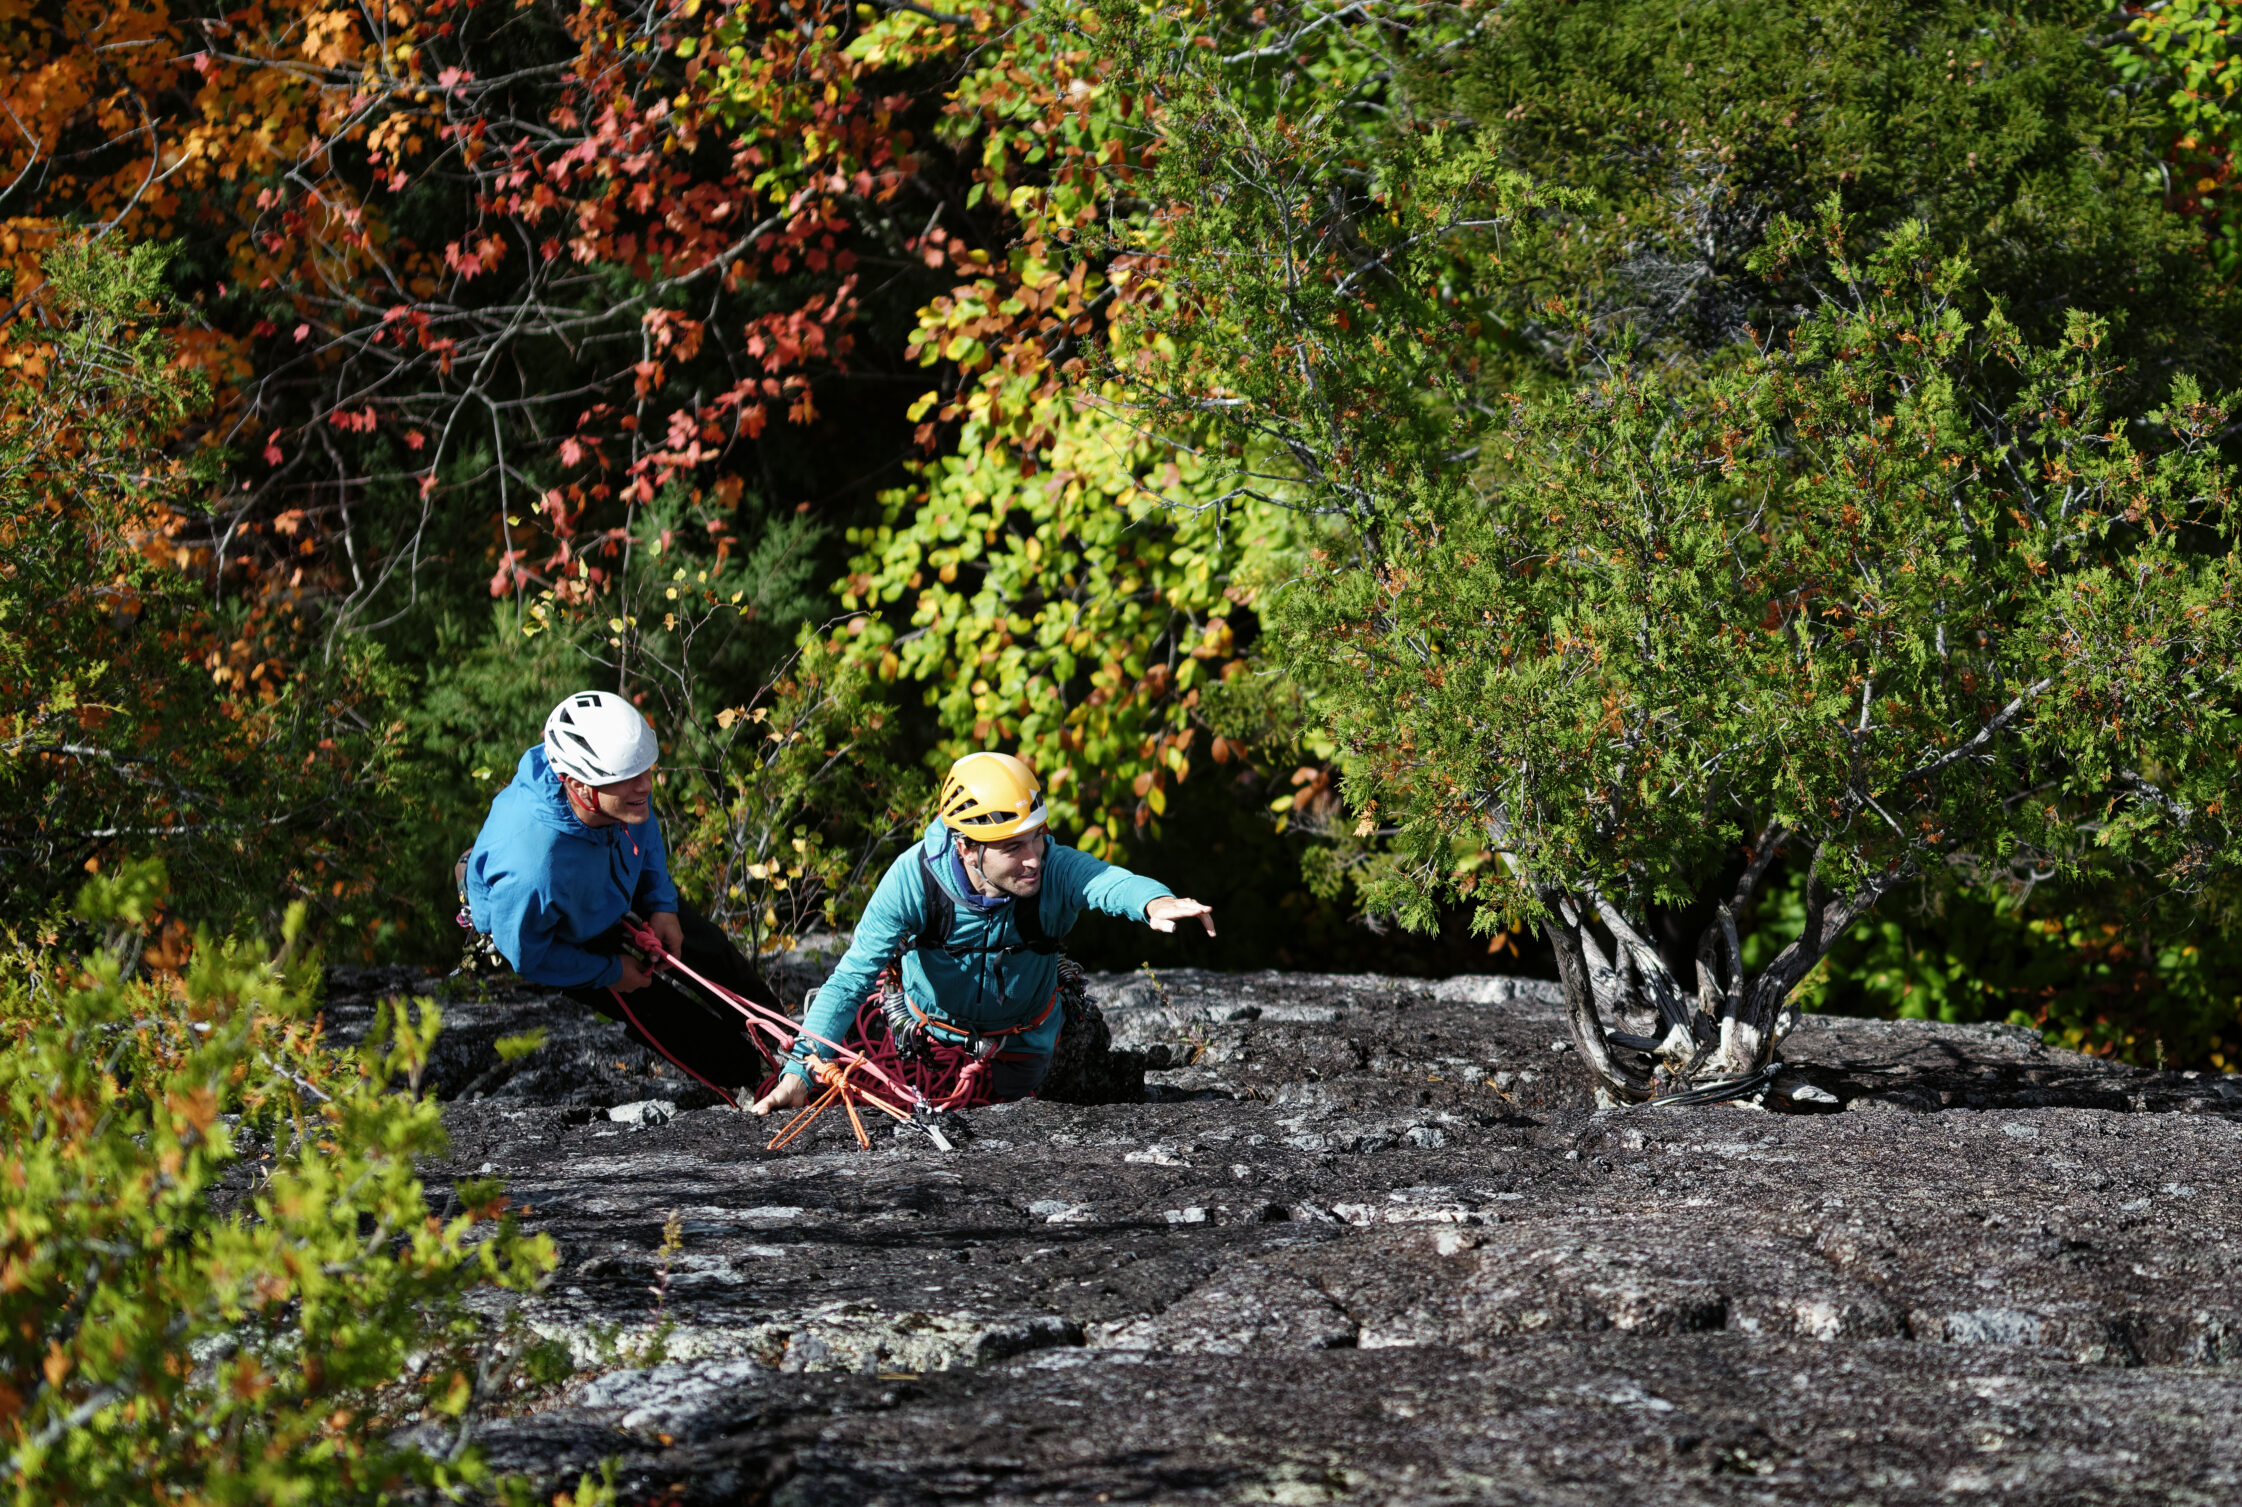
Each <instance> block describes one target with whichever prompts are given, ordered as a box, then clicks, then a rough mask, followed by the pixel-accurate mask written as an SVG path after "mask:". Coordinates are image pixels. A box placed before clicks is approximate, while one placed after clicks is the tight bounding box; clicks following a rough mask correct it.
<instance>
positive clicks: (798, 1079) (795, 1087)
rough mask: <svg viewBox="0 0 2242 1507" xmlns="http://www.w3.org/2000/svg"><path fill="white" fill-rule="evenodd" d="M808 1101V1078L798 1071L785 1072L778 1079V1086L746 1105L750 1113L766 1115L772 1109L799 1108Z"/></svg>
mask: <svg viewBox="0 0 2242 1507" xmlns="http://www.w3.org/2000/svg"><path fill="white" fill-rule="evenodd" d="M809 1102H810V1085H809V1080H808V1079H806V1078H804V1077H803V1076H802V1075H801V1074H800V1073H786V1074H784V1075H782V1076H781V1077H780V1078H779V1080H778V1087H776V1088H774V1089H772V1090H771V1091H770V1092H769V1093H767V1094H765V1095H764V1096H763V1097H762V1098H760V1099H757V1100H756V1101H755V1102H754V1103H753V1104H750V1105H749V1106H748V1107H747V1112H748V1113H749V1114H752V1115H767V1114H769V1113H770V1112H771V1111H772V1110H774V1109H800V1108H801V1107H802V1106H803V1105H805V1104H807V1103H809Z"/></svg>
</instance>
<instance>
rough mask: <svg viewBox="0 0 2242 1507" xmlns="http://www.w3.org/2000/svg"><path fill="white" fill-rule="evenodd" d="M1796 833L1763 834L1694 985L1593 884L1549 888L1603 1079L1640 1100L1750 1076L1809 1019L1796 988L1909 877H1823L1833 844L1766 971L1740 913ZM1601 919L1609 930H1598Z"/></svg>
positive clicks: (1706, 933) (1557, 942)
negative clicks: (1752, 952) (1750, 960)
mask: <svg viewBox="0 0 2242 1507" xmlns="http://www.w3.org/2000/svg"><path fill="white" fill-rule="evenodd" d="M1790 836H1791V834H1789V833H1787V832H1784V831H1782V830H1780V829H1770V830H1769V831H1768V832H1766V833H1764V834H1762V836H1761V839H1760V842H1759V843H1758V845H1757V847H1756V850H1755V852H1754V855H1753V858H1752V862H1751V864H1750V866H1749V867H1747V868H1746V869H1745V871H1744V875H1743V877H1742V878H1741V879H1740V880H1738V882H1737V885H1736V889H1735V892H1734V893H1733V894H1732V895H1730V896H1729V897H1728V898H1726V899H1724V900H1723V901H1721V902H1720V903H1719V904H1718V905H1717V906H1716V907H1715V908H1714V918H1713V920H1712V922H1711V923H1710V924H1709V925H1707V926H1706V927H1705V929H1704V930H1703V932H1702V933H1701V934H1700V936H1699V937H1698V942H1697V966H1696V978H1695V979H1694V980H1693V981H1692V984H1693V986H1694V987H1685V986H1684V984H1683V981H1682V980H1681V979H1679V978H1677V977H1676V976H1675V974H1674V970H1673V969H1672V967H1671V966H1669V964H1668V963H1667V961H1666V958H1665V956H1664V955H1663V954H1662V953H1660V951H1659V950H1658V948H1657V947H1656V946H1654V945H1652V944H1651V943H1650V942H1649V941H1648V940H1646V939H1645V938H1644V936H1643V934H1642V932H1641V931H1640V930H1639V929H1638V928H1637V926H1636V925H1635V924H1634V922H1632V921H1630V920H1629V919H1628V917H1627V916H1626V915H1625V914H1624V913H1622V912H1621V911H1620V910H1619V909H1618V907H1616V906H1614V905H1613V904H1612V903H1611V902H1610V901H1609V900H1607V899H1605V898H1604V897H1603V896H1602V895H1601V894H1598V893H1597V892H1596V891H1595V890H1594V889H1592V888H1591V889H1588V890H1587V891H1585V892H1582V893H1573V892H1567V891H1561V890H1554V889H1552V890H1545V891H1544V892H1543V895H1542V898H1543V900H1544V902H1545V903H1546V904H1547V905H1548V906H1549V910H1550V915H1549V918H1548V920H1547V921H1545V922H1544V923H1543V933H1544V935H1546V936H1547V937H1548V938H1549V941H1550V945H1551V946H1552V947H1554V948H1555V950H1556V953H1557V974H1558V978H1559V979H1560V981H1561V982H1562V984H1563V987H1564V991H1565V1009H1566V1013H1567V1015H1568V1016H1569V1017H1570V1020H1571V1023H1572V1031H1573V1040H1574V1042H1575V1044H1576V1045H1577V1046H1578V1047H1579V1049H1580V1054H1581V1060H1582V1061H1583V1062H1585V1063H1586V1064H1587V1065H1588V1071H1589V1072H1590V1074H1591V1075H1592V1076H1593V1077H1594V1078H1595V1079H1596V1082H1597V1084H1598V1085H1599V1086H1600V1087H1601V1088H1602V1089H1603V1090H1604V1091H1605V1092H1606V1093H1608V1094H1610V1095H1611V1096H1612V1097H1614V1098H1616V1099H1619V1100H1621V1101H1624V1102H1629V1103H1642V1102H1644V1101H1647V1100H1650V1099H1655V1098H1659V1097H1662V1096H1664V1095H1668V1094H1676V1093H1685V1092H1689V1091H1692V1090H1701V1089H1703V1088H1706V1087H1707V1086H1709V1085H1714V1084H1718V1083H1721V1082H1723V1081H1732V1080H1737V1079H1743V1078H1748V1077H1750V1076H1751V1075H1752V1074H1754V1073H1757V1072H1759V1071H1760V1070H1761V1069H1763V1068H1765V1067H1766V1066H1767V1065H1768V1064H1769V1063H1770V1062H1772V1061H1773V1060H1774V1055H1775V1048H1776V1046H1777V1045H1778V1044H1779V1043H1780V1042H1781V1041H1782V1039H1783V1037H1784V1036H1786V1035H1788V1034H1789V1032H1790V1030H1791V1028H1792V1027H1793V1026H1795V1025H1796V1024H1797V1022H1798V1013H1797V1011H1796V1010H1794V1009H1787V1008H1786V1005H1787V1002H1788V1001H1789V999H1790V994H1791V991H1792V990H1793V989H1795V988H1797V987H1798V985H1799V983H1800V982H1801V981H1802V980H1803V979H1804V978H1805V977H1806V975H1807V974H1808V973H1810V972H1812V971H1813V968H1814V965H1815V964H1816V963H1818V962H1820V961H1821V960H1822V958H1823V957H1824V956H1825V955H1826V954H1827V953H1828V952H1829V950H1830V948H1831V947H1832V946H1834V945H1836V942H1837V939H1838V938H1839V937H1840V936H1842V935H1843V934H1844V932H1845V928H1846V927H1848V926H1850V925H1851V924H1852V923H1853V921H1854V920H1855V919H1856V918H1858V917H1859V916H1860V915H1861V914H1862V912H1864V911H1866V910H1867V909H1868V908H1869V907H1870V906H1872V905H1874V904H1875V903H1876V901H1877V899H1878V898H1879V897H1880V896H1881V895H1883V894H1884V893H1885V892H1886V891H1887V890H1889V889H1890V888H1891V887H1892V886H1893V885H1894V884H1897V883H1898V882H1900V881H1901V880H1902V879H1904V878H1906V877H1907V873H1906V872H1905V871H1899V870H1895V871H1894V872H1892V873H1889V874H1886V875H1882V876H1879V877H1878V878H1876V879H1875V880H1873V881H1871V882H1870V883H1869V884H1867V885H1865V886H1862V887H1859V888H1856V889H1854V890H1852V891H1850V892H1849V893H1846V894H1843V895H1840V894H1837V893H1835V892H1833V891H1831V890H1830V889H1829V887H1828V886H1827V885H1825V884H1824V883H1823V882H1822V872H1821V869H1822V857H1823V855H1822V852H1821V850H1819V849H1817V850H1816V851H1815V854H1814V863H1813V867H1812V868H1811V869H1810V870H1809V871H1808V874H1807V880H1806V924H1805V926H1804V927H1803V928H1802V929H1801V930H1800V932H1799V935H1798V936H1797V937H1795V938H1793V939H1792V940H1791V942H1790V943H1789V944H1788V945H1787V946H1785V947H1784V948H1783V950H1782V951H1781V952H1780V953H1778V954H1776V956H1775V959H1774V961H1772V962H1771V963H1769V964H1768V965H1767V967H1765V968H1764V969H1762V970H1760V971H1759V973H1758V974H1757V975H1752V974H1749V973H1747V972H1746V971H1745V968H1744V954H1743V947H1742V944H1741V943H1740V941H1739V940H1738V938H1737V934H1736V917H1737V916H1738V915H1739V914H1740V913H1741V912H1742V911H1743V909H1744V906H1745V905H1746V903H1747V902H1749V900H1750V899H1751V896H1752V892H1753V890H1754V889H1755V888H1756V887H1757V886H1758V884H1759V881H1760V879H1761V878H1762V877H1763V876H1764V875H1765V874H1766V872H1767V868H1768V865H1769V864H1771V863H1772V862H1773V861H1774V859H1775V857H1776V856H1777V855H1778V854H1779V853H1780V852H1781V851H1782V849H1783V847H1784V844H1785V843H1786V842H1787V841H1788V839H1789V837H1790ZM1599 929H1600V930H1601V933H1602V935H1601V936H1599V935H1598V931H1599Z"/></svg>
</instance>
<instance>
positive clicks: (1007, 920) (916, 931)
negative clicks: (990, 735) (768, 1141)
mask: <svg viewBox="0 0 2242 1507" xmlns="http://www.w3.org/2000/svg"><path fill="white" fill-rule="evenodd" d="M935 809H936V813H937V814H936V819H935V820H934V821H933V822H932V823H931V824H930V825H929V826H928V827H927V829H926V836H925V839H924V840H923V841H921V842H920V843H918V844H916V845H915V846H913V847H912V848H911V850H910V851H909V852H907V853H904V854H903V855H901V856H900V857H898V858H897V859H896V860H895V862H894V863H893V864H891V865H890V866H889V868H888V871H887V873H886V874H885V875H884V876H883V877H882V878H881V880H880V884H879V888H878V889H877V890H875V891H874V892H873V895H872V902H871V904H870V905H868V906H866V907H865V909H864V919H863V920H862V921H861V922H860V923H858V925H857V928H856V937H855V939H854V941H853V942H852V943H851V944H850V946H849V950H848V952H847V953H846V954H844V955H843V956H842V958H841V961H840V964H839V965H838V966H837V967H835V968H834V970H833V974H832V976H831V977H830V978H828V979H827V980H826V981H825V984H824V987H822V988H821V989H819V990H818V991H817V993H816V995H815V996H814V997H813V998H812V1001H811V1004H810V1007H809V1010H808V1013H807V1015H806V1017H805V1018H804V1021H803V1025H804V1026H805V1027H806V1028H807V1030H806V1033H805V1035H804V1037H803V1039H802V1041H801V1042H800V1043H799V1044H798V1045H797V1046H796V1047H795V1051H794V1060H793V1061H791V1062H789V1063H788V1064H787V1069H786V1072H785V1074H784V1076H782V1077H781V1078H780V1079H779V1081H778V1083H777V1085H776V1086H774V1087H773V1088H772V1090H771V1091H770V1092H769V1093H767V1094H765V1095H764V1096H763V1097H762V1098H761V1099H759V1100H757V1101H756V1103H755V1106H754V1107H755V1112H756V1113H757V1114H769V1113H770V1112H771V1111H772V1110H774V1109H787V1108H791V1107H793V1106H795V1105H799V1104H802V1103H805V1102H807V1101H808V1098H809V1080H808V1075H809V1064H808V1054H809V1052H810V1051H811V1050H813V1048H814V1049H815V1050H818V1051H821V1052H824V1053H825V1055H827V1056H830V1055H831V1052H830V1050H828V1049H826V1048H822V1047H814V1043H813V1042H812V1041H811V1040H810V1038H811V1037H812V1036H818V1037H823V1038H825V1039H826V1040H828V1041H840V1040H842V1039H843V1037H844V1036H845V1035H846V1033H847V1032H848V1030H849V1028H850V1026H851V1025H852V1024H853V1023H854V1022H855V1020H856V1017H857V1011H858V1009H859V1007H860V1006H861V1005H862V1004H863V1003H864V1001H865V1000H866V999H867V998H869V997H871V995H872V994H873V991H874V990H875V989H876V988H877V987H878V985H879V982H880V977H881V975H882V973H883V972H885V971H887V970H890V969H893V970H894V972H895V976H896V981H897V982H899V983H900V985H901V995H902V999H903V1001H904V1002H905V1003H906V1007H907V1009H908V1010H909V1012H910V1015H909V1016H908V1017H907V1018H906V1019H905V1020H904V1022H903V1024H904V1027H905V1029H906V1030H908V1029H910V1028H911V1027H912V1023H913V1022H914V1021H915V1022H916V1023H917V1024H918V1025H919V1026H920V1027H921V1028H923V1029H924V1030H925V1031H926V1032H927V1033H928V1034H930V1035H932V1036H934V1037H935V1038H937V1039H939V1040H943V1041H946V1042H949V1043H951V1044H961V1045H962V1044H967V1043H971V1044H975V1045H977V1046H979V1047H981V1048H982V1049H984V1050H986V1051H987V1058H988V1063H989V1067H990V1088H991V1092H992V1096H993V1097H995V1098H999V1099H1020V1098H1025V1097H1027V1096H1028V1095H1030V1094H1032V1093H1034V1092H1035V1091H1036V1089H1037V1087H1038V1086H1040V1085H1041V1084H1042V1082H1043V1076H1044V1074H1045V1073H1046V1072H1047V1071H1049V1069H1050V1066H1051V1051H1052V1048H1053V1047H1054V1046H1055V1045H1056V1044H1057V1042H1058V1039H1059V1029H1060V1027H1061V1026H1062V1025H1063V1024H1064V1021H1063V1020H1062V1019H1061V1012H1060V1011H1059V1010H1058V1009H1057V1008H1055V1002H1056V999H1057V993H1058V939H1059V938H1061V937H1063V936H1065V935H1066V934H1067V932H1069V931H1070V930H1072V929H1073V927H1074V923H1075V920H1076V918H1077V917H1079V916H1080V915H1081V914H1082V912H1083V911H1085V910H1098V911H1103V912H1105V913H1106V914H1107V915H1112V916H1127V917H1130V918H1132V919H1141V920H1143V921H1144V922H1146V923H1147V924H1148V925H1150V926H1151V927H1152V929H1153V930H1155V931H1174V930H1175V927H1176V923H1177V922H1178V921H1187V920H1191V919H1194V918H1196V919H1197V920H1198V922H1199V924H1200V925H1202V926H1204V927H1205V928H1206V929H1207V935H1208V936H1210V937H1211V936H1213V935H1214V912H1213V910H1211V909H1210V908H1209V907H1207V906H1204V905H1201V904H1200V903H1199V902H1198V901H1196V900H1186V899H1182V898H1180V897H1178V896H1177V895H1175V894H1173V893H1171V892H1170V891H1169V889H1168V887H1167V886H1166V885H1164V884H1161V883H1160V882H1159V881H1158V880H1155V879H1147V878H1145V877H1144V876H1143V875H1141V874H1132V873H1130V872H1129V871H1128V870H1127V869H1123V868H1118V867H1116V866H1114V865H1112V864H1109V863H1106V862H1104V861H1103V860H1100V859H1096V858H1092V857H1091V856H1090V855H1089V854H1087V853H1084V852H1081V851H1079V850H1078V849H1075V848H1070V847H1067V846H1066V845H1065V844H1063V843H1059V842H1055V841H1053V840H1052V838H1051V835H1050V833H1049V832H1048V831H1046V830H1045V828H1044V820H1045V812H1044V805H1043V791H1042V787H1041V786H1039V785H1038V784H1037V783H1036V778H1035V774H1034V772H1033V771H1031V770H1030V769H1029V768H1028V766H1027V765H1025V764H1023V763H1021V762H1020V761H1019V760H1018V759H1015V758H1013V757H1012V756H1011V755H1010V754H1001V753H974V754H967V755H966V756H965V757H964V758H962V759H960V760H958V761H957V763H955V764H954V765H952V766H951V767H950V774H949V778H948V779H946V780H944V781H943V782H942V795H941V798H940V800H938V801H937V802H936V805H935Z"/></svg>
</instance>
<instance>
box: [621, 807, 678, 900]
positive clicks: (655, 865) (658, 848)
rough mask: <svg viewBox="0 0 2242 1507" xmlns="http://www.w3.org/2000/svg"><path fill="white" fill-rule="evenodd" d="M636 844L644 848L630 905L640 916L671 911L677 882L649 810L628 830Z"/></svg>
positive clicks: (658, 829)
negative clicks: (641, 819) (635, 839)
mask: <svg viewBox="0 0 2242 1507" xmlns="http://www.w3.org/2000/svg"><path fill="white" fill-rule="evenodd" d="M631 832H632V835H633V836H635V837H636V838H637V839H638V842H639V846H640V847H642V848H644V849H645V850H646V862H645V866H644V867H643V868H641V869H640V870H639V871H638V890H637V892H636V893H635V894H633V895H632V896H631V908H632V909H634V910H636V911H637V912H638V913H639V914H640V915H641V916H651V915H654V914H655V913H656V912H658V911H670V912H673V913H674V912H675V911H676V909H677V885H676V884H675V883H674V882H673V881H672V880H671V879H670V876H669V849H668V848H667V847H666V846H664V844H663V842H662V823H661V821H660V819H659V818H657V817H656V816H654V814H653V813H652V812H648V813H647V817H646V820H645V821H643V822H641V823H640V824H639V825H638V826H636V827H634V828H632V829H631Z"/></svg>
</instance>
